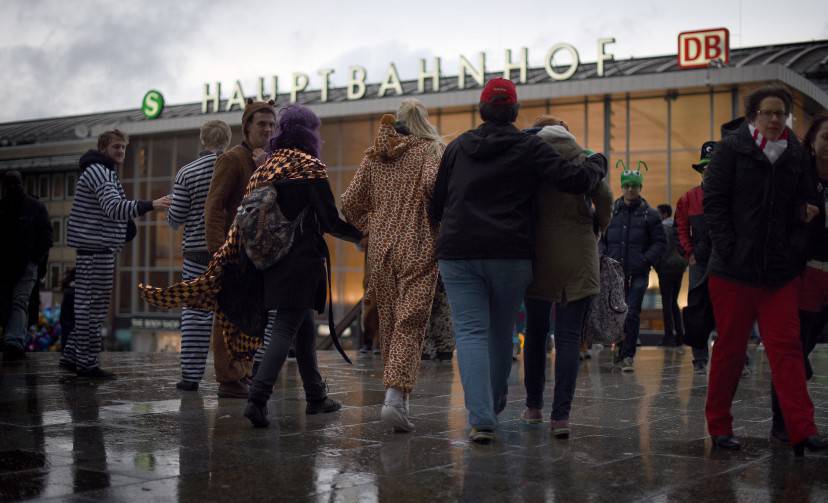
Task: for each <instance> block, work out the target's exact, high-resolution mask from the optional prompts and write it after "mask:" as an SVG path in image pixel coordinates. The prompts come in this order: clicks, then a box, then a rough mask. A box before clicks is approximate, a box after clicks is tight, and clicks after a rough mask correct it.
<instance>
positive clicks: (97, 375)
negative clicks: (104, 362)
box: [76, 367, 115, 381]
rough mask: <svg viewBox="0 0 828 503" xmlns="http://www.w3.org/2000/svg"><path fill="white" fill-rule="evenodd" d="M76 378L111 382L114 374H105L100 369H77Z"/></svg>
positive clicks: (105, 372) (104, 371)
mask: <svg viewBox="0 0 828 503" xmlns="http://www.w3.org/2000/svg"><path fill="white" fill-rule="evenodd" d="M76 372H77V374H78V377H83V378H84V379H94V380H96V381H112V380H114V379H115V374H113V373H112V372H107V371H106V370H103V369H102V368H100V367H92V368H89V369H81V368H79V369H78V370H77V371H76Z"/></svg>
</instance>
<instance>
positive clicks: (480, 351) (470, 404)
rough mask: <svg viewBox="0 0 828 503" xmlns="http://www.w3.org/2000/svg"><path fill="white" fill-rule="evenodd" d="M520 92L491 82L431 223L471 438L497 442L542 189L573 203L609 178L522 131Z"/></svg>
mask: <svg viewBox="0 0 828 503" xmlns="http://www.w3.org/2000/svg"><path fill="white" fill-rule="evenodd" d="M519 108H520V105H519V103H518V99H517V91H516V89H515V85H514V84H513V83H512V82H511V81H509V80H506V79H502V78H496V79H492V80H490V81H488V82H487V83H486V85H485V86H484V88H483V91H482V93H481V95H480V117H481V119H482V120H483V124H481V125H480V127H478V128H477V129H473V130H471V131H467V132H466V133H463V134H462V135H460V136H459V137H458V138H456V139H455V140H454V141H452V142H451V143H450V144H449V145H448V147H447V148H446V151H445V152H444V153H443V157H442V160H441V163H440V170H439V172H438V174H437V182H436V184H435V189H434V196H433V197H432V200H431V205H430V207H429V215H430V217H431V219H432V222H433V223H434V224H435V225H438V224H439V226H440V230H439V234H438V238H437V259H438V267H439V270H440V276H441V278H442V279H443V283H444V284H445V286H446V292H447V293H448V299H449V305H450V307H451V316H452V324H453V326H454V331H455V335H456V338H457V359H458V363H459V366H460V377H461V380H462V384H463V394H464V398H465V405H466V410H467V411H468V414H469V415H468V421H469V424H470V426H471V430H470V434H469V437H470V439H471V440H472V441H474V442H479V443H488V442H491V441H492V440H494V430H495V428H496V426H497V415H498V414H499V413H500V412H501V411H503V409H504V408H505V406H506V399H507V391H508V385H507V381H508V378H509V373H510V372H511V368H512V356H511V353H512V352H511V345H512V329H513V327H514V324H515V317H516V313H517V310H518V307H519V306H520V303H521V301H522V299H523V297H524V295H525V293H526V287H527V286H528V285H529V283H531V281H532V253H533V249H532V237H531V236H532V225H533V222H532V212H533V204H534V201H535V194H536V192H537V190H538V189H537V188H538V187H539V186H540V184H541V182H544V181H545V182H548V183H549V184H550V185H552V186H553V187H555V188H557V189H558V190H561V191H562V192H566V193H573V194H584V193H587V192H591V191H592V190H594V189H595V187H596V185H598V183H599V181H600V180H601V178H603V177H604V176H605V175H606V159H605V158H604V157H603V156H602V155H600V154H595V155H592V156H590V157H588V158H587V159H586V160H585V161H584V162H583V164H582V165H579V164H577V163H573V162H568V161H566V160H564V159H563V158H561V156H559V155H558V154H557V152H555V150H554V149H553V148H552V147H551V146H549V145H548V144H547V143H546V142H544V141H543V140H542V139H540V138H539V137H537V136H534V135H527V134H525V133H523V132H522V131H520V130H519V129H517V128H516V127H515V126H514V124H513V123H514V122H515V120H516V118H517V114H518V110H519Z"/></svg>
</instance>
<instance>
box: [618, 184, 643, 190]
mask: <svg viewBox="0 0 828 503" xmlns="http://www.w3.org/2000/svg"><path fill="white" fill-rule="evenodd" d="M639 187H641V185H635V184H632V183H625V184H624V185H622V186H621V188H622V189H624V190H629V189H637V188H639Z"/></svg>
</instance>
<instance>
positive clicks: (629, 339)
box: [619, 274, 650, 358]
mask: <svg viewBox="0 0 828 503" xmlns="http://www.w3.org/2000/svg"><path fill="white" fill-rule="evenodd" d="M626 282H627V318H626V319H625V320H624V343H623V344H622V345H621V354H620V355H619V356H620V357H621V358H627V357H630V358H632V357H634V356H635V348H636V346H637V345H638V332H639V330H640V328H641V303H642V302H644V294H645V293H647V287H648V286H650V275H649V274H636V275H634V276H627V277H626Z"/></svg>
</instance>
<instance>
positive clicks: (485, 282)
mask: <svg viewBox="0 0 828 503" xmlns="http://www.w3.org/2000/svg"><path fill="white" fill-rule="evenodd" d="M439 267H440V275H441V277H442V278H443V284H444V285H445V287H446V293H447V294H448V300H449V305H450V306H451V318H452V322H453V323H454V333H455V338H456V339H457V361H458V364H459V366H460V379H461V382H462V383H463V395H464V398H465V402H466V410H467V411H468V413H469V424H470V425H471V426H473V427H476V428H482V429H493V428H495V426H496V425H497V414H498V413H499V412H501V411H502V410H503V408H504V407H505V406H506V395H507V393H508V380H509V373H510V372H511V370H512V330H513V328H514V324H515V319H516V317H517V311H518V308H519V307H520V302H521V300H523V296H524V294H525V293H526V287H527V286H529V283H531V281H532V261H531V260H528V259H526V260H524V259H470V260H440V261H439Z"/></svg>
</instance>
